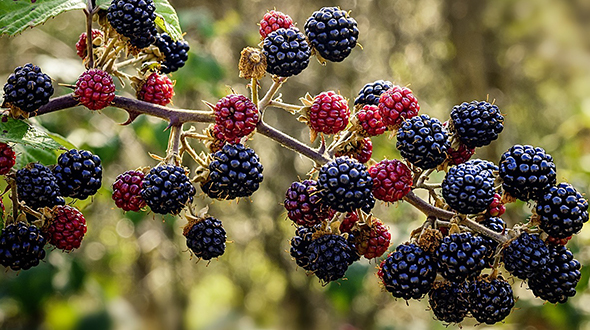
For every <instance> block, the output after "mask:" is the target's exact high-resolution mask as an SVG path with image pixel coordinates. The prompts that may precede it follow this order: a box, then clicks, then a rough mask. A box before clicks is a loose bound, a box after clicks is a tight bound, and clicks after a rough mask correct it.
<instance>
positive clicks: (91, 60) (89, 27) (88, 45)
mask: <svg viewBox="0 0 590 330" xmlns="http://www.w3.org/2000/svg"><path fill="white" fill-rule="evenodd" d="M84 14H85V15H86V52H87V54H88V55H87V56H88V67H89V68H93V67H94V52H93V51H92V46H93V45H92V15H94V4H93V1H92V0H88V1H87V5H86V10H84Z"/></svg>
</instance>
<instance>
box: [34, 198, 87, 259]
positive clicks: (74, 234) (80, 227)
mask: <svg viewBox="0 0 590 330" xmlns="http://www.w3.org/2000/svg"><path fill="white" fill-rule="evenodd" d="M86 230H87V228H86V219H84V215H83V214H82V212H80V211H79V210H78V209H76V208H74V207H71V206H69V205H59V206H56V207H55V208H54V209H53V210H52V211H51V218H50V220H49V222H48V223H47V225H46V226H45V227H44V228H43V233H44V234H45V237H46V238H47V241H48V243H49V244H51V245H53V246H55V247H56V248H58V249H60V250H64V251H71V250H73V249H77V248H79V247H80V244H81V243H82V239H83V238H84V234H86Z"/></svg>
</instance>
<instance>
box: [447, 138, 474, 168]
mask: <svg viewBox="0 0 590 330" xmlns="http://www.w3.org/2000/svg"><path fill="white" fill-rule="evenodd" d="M474 153H475V148H473V149H470V148H468V147H467V146H465V145H464V144H463V143H461V144H459V146H458V147H457V148H453V147H450V148H449V149H447V154H448V155H449V156H448V159H450V163H451V164H452V165H459V164H462V163H465V162H466V161H468V160H469V158H471V156H473V154H474Z"/></svg>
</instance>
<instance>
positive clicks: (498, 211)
mask: <svg viewBox="0 0 590 330" xmlns="http://www.w3.org/2000/svg"><path fill="white" fill-rule="evenodd" d="M504 212H506V206H504V204H503V203H502V196H500V195H499V194H494V199H493V200H492V202H491V203H490V205H489V206H488V214H489V215H490V216H492V217H501V216H502V214H504Z"/></svg>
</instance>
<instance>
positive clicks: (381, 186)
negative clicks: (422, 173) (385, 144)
mask: <svg viewBox="0 0 590 330" xmlns="http://www.w3.org/2000/svg"><path fill="white" fill-rule="evenodd" d="M369 174H370V175H371V178H372V179H373V195H374V196H375V198H377V199H380V200H382V201H385V202H395V201H398V200H400V199H402V198H404V196H405V195H407V194H408V193H409V192H410V190H412V183H413V181H412V171H411V170H410V169H409V168H408V167H407V166H406V164H404V163H402V162H401V161H399V160H397V159H392V160H388V159H385V160H382V161H380V162H379V163H377V164H375V165H373V166H371V167H370V168H369Z"/></svg>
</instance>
